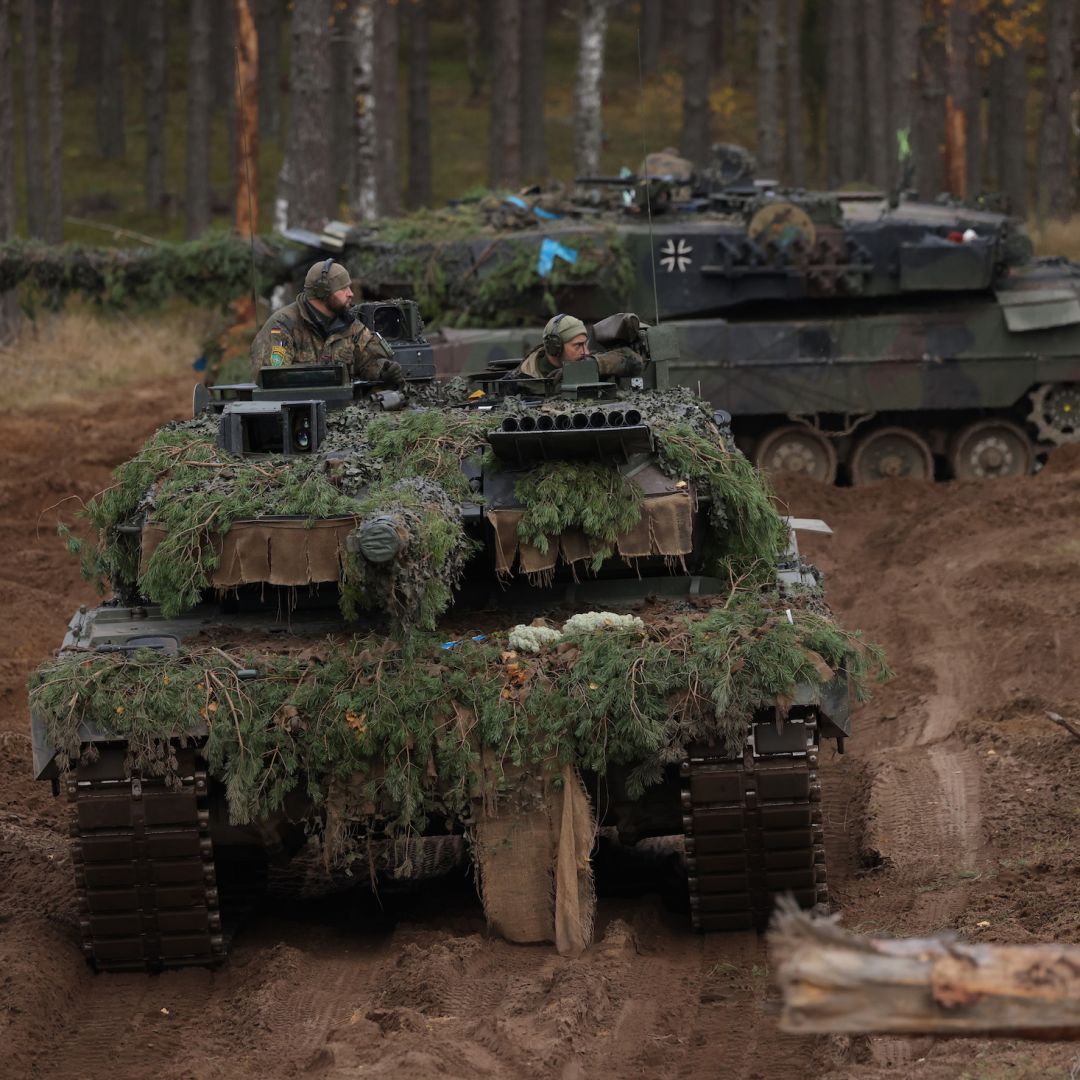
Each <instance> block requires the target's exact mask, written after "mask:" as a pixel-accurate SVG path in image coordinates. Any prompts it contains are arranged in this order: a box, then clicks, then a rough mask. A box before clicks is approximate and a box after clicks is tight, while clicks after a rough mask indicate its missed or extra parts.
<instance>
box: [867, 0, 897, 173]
mask: <svg viewBox="0 0 1080 1080" xmlns="http://www.w3.org/2000/svg"><path fill="white" fill-rule="evenodd" d="M864 15H865V37H864V40H863V44H864V49H865V51H864V53H863V55H864V57H865V60H866V92H865V93H866V175H867V178H868V179H869V180H870V182H871V183H872V184H873V185H874V186H875V187H881V188H884V187H887V186H888V184H889V179H890V176H891V173H892V169H891V168H890V155H889V150H890V146H889V141H890V133H889V82H888V79H887V78H886V77H885V72H886V71H887V70H888V69H887V68H886V66H885V64H886V59H885V58H886V56H887V54H888V46H887V44H886V36H887V34H888V29H889V27H888V20H887V13H886V10H885V0H864Z"/></svg>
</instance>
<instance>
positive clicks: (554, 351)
mask: <svg viewBox="0 0 1080 1080" xmlns="http://www.w3.org/2000/svg"><path fill="white" fill-rule="evenodd" d="M565 318H567V316H566V315H562V314H559V315H556V316H555V318H554V319H552V321H551V330H550V331H549V332H548V333H546V334H545V335H544V352H546V353H547V354H548V356H550V357H551V359H552V360H557V359H558V358H559V357H560V356H562V353H563V347H564V346H563V339H562V338H561V337H560V336H559V323H561V322H562V321H563V319H565Z"/></svg>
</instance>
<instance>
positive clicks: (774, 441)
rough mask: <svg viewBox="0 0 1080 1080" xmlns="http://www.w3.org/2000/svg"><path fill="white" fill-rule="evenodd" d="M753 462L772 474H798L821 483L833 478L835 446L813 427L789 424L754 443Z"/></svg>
mask: <svg viewBox="0 0 1080 1080" xmlns="http://www.w3.org/2000/svg"><path fill="white" fill-rule="evenodd" d="M754 463H755V464H756V465H757V467H758V468H759V469H764V470H765V471H766V472H768V473H771V474H772V475H773V476H774V477H780V476H799V477H803V478H805V479H808V480H816V481H818V482H819V483H822V484H832V483H835V481H836V448H835V447H834V446H833V444H832V442H831V441H830V440H829V439H827V438H826V437H825V436H824V435H822V434H820V433H819V432H817V431H815V430H814V429H813V428H808V427H803V426H801V425H797V424H791V425H789V426H788V427H782V428H777V429H776V430H775V431H770V432H769V434H768V435H766V436H765V438H764V439H762V440H761V442H760V443H758V447H757V452H756V454H755V455H754Z"/></svg>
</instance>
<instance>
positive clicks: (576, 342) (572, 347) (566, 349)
mask: <svg viewBox="0 0 1080 1080" xmlns="http://www.w3.org/2000/svg"><path fill="white" fill-rule="evenodd" d="M588 341H589V339H588V338H587V337H586V336H585V335H584V334H578V336H577V337H572V338H571V339H570V340H569V341H568V342H567V343H566V344H565V345H564V346H563V353H562V359H563V363H564V364H572V363H574V361H575V360H584V359H585V354H586V353H587V352H588V351H589V345H588Z"/></svg>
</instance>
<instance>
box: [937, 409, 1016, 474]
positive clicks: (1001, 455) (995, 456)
mask: <svg viewBox="0 0 1080 1080" xmlns="http://www.w3.org/2000/svg"><path fill="white" fill-rule="evenodd" d="M1032 458H1033V454H1032V449H1031V442H1030V440H1029V439H1028V437H1027V435H1026V434H1025V433H1024V431H1023V430H1022V429H1021V428H1020V427H1019V426H1018V425H1016V424H1013V423H1010V422H1009V421H1008V420H979V421H977V422H976V423H974V424H969V425H968V426H967V427H966V428H964V429H963V430H962V431H960V432H959V433H958V434H957V435H956V438H954V439H953V441H952V446H951V448H950V450H949V464H950V465H951V466H952V471H953V476H955V477H956V478H957V479H958V480H972V479H976V478H978V479H984V478H986V477H990V476H1025V475H1026V474H1027V473H1029V472H1031V463H1032Z"/></svg>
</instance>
